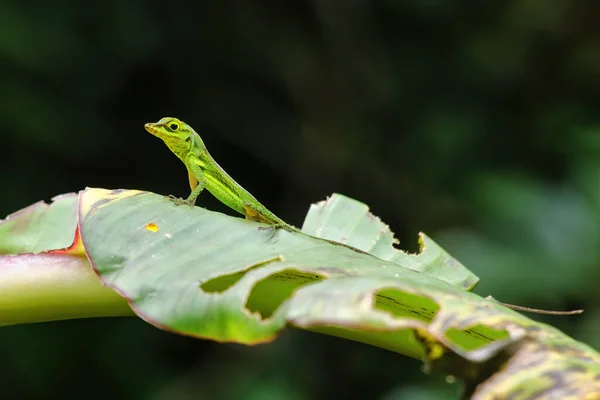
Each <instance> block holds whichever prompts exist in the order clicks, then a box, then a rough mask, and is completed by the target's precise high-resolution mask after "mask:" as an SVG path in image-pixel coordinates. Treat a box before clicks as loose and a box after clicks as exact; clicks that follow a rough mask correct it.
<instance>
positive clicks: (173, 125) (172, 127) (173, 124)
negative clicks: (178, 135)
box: [169, 121, 179, 132]
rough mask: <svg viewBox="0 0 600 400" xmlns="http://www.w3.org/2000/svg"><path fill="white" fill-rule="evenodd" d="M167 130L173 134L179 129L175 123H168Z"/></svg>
mask: <svg viewBox="0 0 600 400" xmlns="http://www.w3.org/2000/svg"><path fill="white" fill-rule="evenodd" d="M169 129H171V130H172V131H173V132H175V131H176V130H177V129H179V124H178V123H177V122H173V121H172V122H169Z"/></svg>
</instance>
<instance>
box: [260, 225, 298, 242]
mask: <svg viewBox="0 0 600 400" xmlns="http://www.w3.org/2000/svg"><path fill="white" fill-rule="evenodd" d="M277 229H283V230H284V231H288V232H300V230H299V229H297V228H294V227H293V226H291V225H288V224H275V225H269V226H261V227H259V228H258V230H259V231H271V237H270V239H273V238H274V237H275V233H276V232H277Z"/></svg>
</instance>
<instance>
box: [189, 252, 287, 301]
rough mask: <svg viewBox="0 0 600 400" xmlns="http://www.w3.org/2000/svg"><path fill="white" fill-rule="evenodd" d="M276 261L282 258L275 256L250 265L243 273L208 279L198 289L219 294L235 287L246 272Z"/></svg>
mask: <svg viewBox="0 0 600 400" xmlns="http://www.w3.org/2000/svg"><path fill="white" fill-rule="evenodd" d="M276 261H283V257H281V256H276V257H273V258H269V259H268V260H263V261H259V262H257V263H254V264H252V265H251V266H250V267H248V268H246V269H245V270H243V271H238V272H234V273H231V274H227V275H221V276H218V277H216V278H213V279H210V280H208V281H206V282H204V283H203V284H201V285H200V289H202V290H204V291H205V292H207V293H221V292H224V291H226V290H227V289H229V288H230V287H232V286H233V285H235V284H236V283H237V282H238V281H239V280H240V279H242V278H243V277H244V276H245V275H246V274H247V273H248V272H250V271H252V270H255V269H257V268H260V267H262V266H264V265H266V264H270V263H272V262H276Z"/></svg>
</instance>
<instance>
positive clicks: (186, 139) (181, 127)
mask: <svg viewBox="0 0 600 400" xmlns="http://www.w3.org/2000/svg"><path fill="white" fill-rule="evenodd" d="M144 128H146V130H147V131H148V132H150V133H151V134H152V135H154V136H156V137H158V138H160V139H162V140H163V141H164V142H165V144H166V145H167V147H169V149H170V150H171V151H172V152H173V153H174V154H175V155H176V156H177V157H178V158H179V159H180V160H181V161H183V163H184V164H185V166H186V168H187V171H188V178H189V183H190V188H191V189H192V192H191V193H190V195H189V196H188V198H187V199H185V200H184V199H180V198H176V197H174V196H169V198H170V199H171V200H172V201H173V202H174V203H175V204H186V205H189V206H191V207H193V206H194V204H195V203H196V198H197V197H198V195H200V193H201V192H202V191H203V190H204V189H205V188H206V189H208V191H209V192H211V193H212V194H213V195H214V196H215V197H216V198H217V199H219V200H220V201H221V202H222V203H223V204H225V205H227V206H228V207H231V208H232V209H234V210H235V211H237V212H239V213H240V214H243V215H244V216H245V217H246V219H248V220H250V221H256V222H262V223H265V224H268V225H271V226H272V227H274V228H282V229H285V230H287V231H290V232H300V230H299V229H298V228H295V227H293V226H291V225H289V224H288V223H286V222H285V221H283V220H282V219H281V218H279V217H277V216H276V215H275V214H273V213H272V212H271V211H269V210H268V209H267V208H266V207H265V206H263V205H262V204H261V203H260V202H259V201H258V200H257V199H256V198H255V197H254V196H252V195H251V194H250V193H249V192H248V191H247V190H246V189H244V188H243V187H242V186H240V184H238V183H237V182H236V181H234V180H233V178H232V177H230V176H229V175H228V174H227V173H226V172H225V170H223V168H221V167H220V166H219V164H217V162H216V161H215V160H214V159H213V158H212V156H211V155H210V153H209V152H208V150H206V146H205V145H204V142H203V141H202V139H201V138H200V135H198V134H197V133H196V131H194V130H193V129H192V127H191V126H189V125H188V124H186V123H185V122H183V121H180V120H179V119H177V118H172V117H165V118H162V119H161V120H160V121H158V122H149V123H147V124H145V125H144Z"/></svg>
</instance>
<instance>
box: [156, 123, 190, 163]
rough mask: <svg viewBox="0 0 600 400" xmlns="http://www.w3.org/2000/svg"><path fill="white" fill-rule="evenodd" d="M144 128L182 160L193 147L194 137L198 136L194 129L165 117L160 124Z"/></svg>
mask: <svg viewBox="0 0 600 400" xmlns="http://www.w3.org/2000/svg"><path fill="white" fill-rule="evenodd" d="M144 128H146V130H147V131H148V132H150V133H151V134H152V135H154V136H156V137H158V138H160V139H162V140H163V141H164V142H165V144H166V145H167V146H168V147H169V149H171V151H172V152H173V153H175V155H177V157H179V158H180V159H182V160H183V158H184V157H185V156H186V155H187V154H188V152H189V151H190V149H191V147H192V142H193V141H194V140H193V139H194V135H196V136H198V134H197V133H196V132H195V131H194V130H193V129H192V127H190V126H189V125H188V124H186V123H185V122H183V121H181V120H179V119H177V118H173V117H164V118H161V119H160V121H158V122H148V123H147V124H145V125H144Z"/></svg>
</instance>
